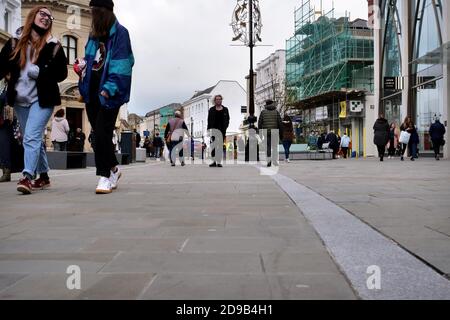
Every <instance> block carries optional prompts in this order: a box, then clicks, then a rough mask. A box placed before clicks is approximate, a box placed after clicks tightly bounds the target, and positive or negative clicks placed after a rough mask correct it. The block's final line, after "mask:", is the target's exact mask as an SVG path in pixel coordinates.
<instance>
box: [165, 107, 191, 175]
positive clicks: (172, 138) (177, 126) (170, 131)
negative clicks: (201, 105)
mask: <svg viewBox="0 0 450 320" xmlns="http://www.w3.org/2000/svg"><path fill="white" fill-rule="evenodd" d="M185 133H186V134H187V135H188V136H189V130H188V128H187V126H186V123H185V122H184V120H183V118H182V114H181V111H179V110H177V111H176V112H175V118H172V119H170V120H169V123H168V124H167V127H166V131H165V132H164V138H165V139H166V143H167V147H168V149H169V157H170V164H171V165H172V167H175V166H176V160H177V154H176V151H177V149H179V157H180V162H181V166H182V167H184V166H185V165H186V163H185V162H184V152H183V140H184V135H185Z"/></svg>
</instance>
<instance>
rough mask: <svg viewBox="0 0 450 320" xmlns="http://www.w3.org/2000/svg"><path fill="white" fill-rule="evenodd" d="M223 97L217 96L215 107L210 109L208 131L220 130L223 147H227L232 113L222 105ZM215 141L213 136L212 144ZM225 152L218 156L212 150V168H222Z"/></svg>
mask: <svg viewBox="0 0 450 320" xmlns="http://www.w3.org/2000/svg"><path fill="white" fill-rule="evenodd" d="M222 102H223V97H222V96H221V95H217V96H215V97H214V107H212V108H211V109H209V113H208V130H213V129H215V130H218V131H219V132H220V133H221V134H222V140H223V145H224V146H225V142H226V141H225V139H226V136H227V129H228V126H229V125H230V113H229V111H228V108H226V107H224V106H223V105H222ZM214 141H215V137H214V136H213V135H211V143H213V142H214ZM223 154H224V152H223V150H222V152H219V154H217V155H216V150H215V148H214V149H213V150H212V153H211V157H212V158H213V161H214V162H213V163H212V164H211V165H210V167H211V168H214V167H219V168H222V160H223Z"/></svg>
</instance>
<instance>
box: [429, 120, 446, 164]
mask: <svg viewBox="0 0 450 320" xmlns="http://www.w3.org/2000/svg"><path fill="white" fill-rule="evenodd" d="M445 133H446V130H445V126H444V125H443V124H442V123H441V122H440V121H439V119H436V122H435V123H433V124H432V125H431V127H430V137H431V141H432V142H433V149H434V155H435V158H436V160H437V161H439V160H440V157H439V155H440V153H441V146H443V145H444V144H445V140H444V135H445Z"/></svg>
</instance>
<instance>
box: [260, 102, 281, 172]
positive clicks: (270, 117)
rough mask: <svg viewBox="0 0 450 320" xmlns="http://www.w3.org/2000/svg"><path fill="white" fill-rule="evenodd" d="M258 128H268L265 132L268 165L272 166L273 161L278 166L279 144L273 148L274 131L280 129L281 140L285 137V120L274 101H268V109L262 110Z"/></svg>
mask: <svg viewBox="0 0 450 320" xmlns="http://www.w3.org/2000/svg"><path fill="white" fill-rule="evenodd" d="M258 128H259V129H263V130H267V131H266V132H265V134H266V136H265V140H266V146H267V167H269V168H270V167H271V166H272V163H273V164H274V165H275V166H277V165H278V162H277V161H276V159H278V144H277V146H276V148H275V150H272V133H274V132H276V130H278V132H277V133H278V135H279V137H280V140H282V139H283V121H282V119H281V115H280V113H279V112H278V110H277V106H276V104H275V102H274V101H272V100H267V101H266V109H265V110H263V111H262V112H261V115H260V116H259V121H258ZM272 130H273V131H272ZM274 152H276V153H277V155H276V156H274V155H273V153H274Z"/></svg>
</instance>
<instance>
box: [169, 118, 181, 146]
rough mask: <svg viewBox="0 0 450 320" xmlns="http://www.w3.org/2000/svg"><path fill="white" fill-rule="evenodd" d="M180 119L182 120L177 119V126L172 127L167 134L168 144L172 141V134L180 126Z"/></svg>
mask: <svg viewBox="0 0 450 320" xmlns="http://www.w3.org/2000/svg"><path fill="white" fill-rule="evenodd" d="M180 121H181V119H177V120H175V125H174V127H175V128H170V132H169V134H168V135H167V138H166V143H167V144H169V143H171V142H172V134H173V133H174V131H175V130H176V128H177V127H178V124H179V123H180Z"/></svg>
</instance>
